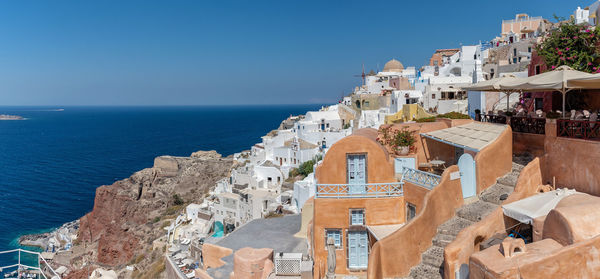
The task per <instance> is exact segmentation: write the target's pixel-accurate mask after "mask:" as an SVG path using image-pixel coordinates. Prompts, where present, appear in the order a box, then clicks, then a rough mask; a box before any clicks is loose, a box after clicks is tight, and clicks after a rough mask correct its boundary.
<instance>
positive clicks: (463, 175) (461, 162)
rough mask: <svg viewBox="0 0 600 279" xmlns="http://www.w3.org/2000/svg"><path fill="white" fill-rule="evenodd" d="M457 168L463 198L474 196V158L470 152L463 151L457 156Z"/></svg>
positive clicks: (475, 189)
mask: <svg viewBox="0 0 600 279" xmlns="http://www.w3.org/2000/svg"><path fill="white" fill-rule="evenodd" d="M458 170H459V171H460V185H461V187H462V192H463V198H468V197H473V196H475V195H476V194H477V183H476V181H477V179H476V172H475V160H473V157H472V156H471V155H470V154H468V153H465V154H463V155H461V156H460V158H458Z"/></svg>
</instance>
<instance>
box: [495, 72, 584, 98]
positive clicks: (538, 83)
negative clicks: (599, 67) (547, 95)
mask: <svg viewBox="0 0 600 279" xmlns="http://www.w3.org/2000/svg"><path fill="white" fill-rule="evenodd" d="M592 76H594V75H593V74H590V73H586V72H581V71H576V70H573V69H572V68H571V67H569V66H560V67H558V68H557V69H556V70H554V71H549V72H545V73H542V74H539V75H535V76H530V77H527V78H523V79H519V80H516V81H514V82H507V83H504V84H502V86H501V87H502V88H503V89H508V90H511V89H512V90H522V91H529V92H544V91H560V92H566V91H569V90H570V89H575V88H581V87H579V86H574V85H573V84H572V83H569V81H571V80H575V79H583V78H590V77H592Z"/></svg>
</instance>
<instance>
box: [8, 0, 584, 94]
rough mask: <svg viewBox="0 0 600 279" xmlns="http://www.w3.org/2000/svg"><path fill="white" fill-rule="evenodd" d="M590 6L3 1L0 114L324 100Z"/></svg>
mask: <svg viewBox="0 0 600 279" xmlns="http://www.w3.org/2000/svg"><path fill="white" fill-rule="evenodd" d="M592 2H593V1H577V0H575V1H574V0H569V1H565V0H545V1H543V0H535V1H523V0H518V1H517V0H504V1H501V2H498V1H470V0H469V1H364V0H363V1H300V0H299V1H292V0H279V1H28V0H14V1H0V22H1V24H0V105H57V106H66V105H220V104H293V103H332V102H336V101H337V100H338V99H339V98H340V96H341V95H342V93H346V94H347V93H348V92H350V91H351V89H352V87H353V86H356V85H358V84H360V79H359V78H357V77H354V75H356V74H360V72H361V64H362V63H365V66H366V68H367V70H369V69H376V68H377V67H379V68H382V67H383V64H384V63H385V62H386V61H387V60H389V59H391V58H396V59H398V60H400V61H402V62H403V64H404V65H405V66H417V67H418V66H421V65H423V64H425V63H427V61H428V58H429V57H430V56H431V54H432V53H433V51H435V49H438V48H453V47H458V46H460V44H474V43H477V42H478V41H479V40H489V39H491V38H493V37H494V36H496V35H498V34H499V33H500V22H501V20H502V19H511V18H514V15H515V14H516V13H528V14H530V15H532V16H538V15H541V16H544V17H545V18H552V15H553V14H557V15H559V16H565V17H568V16H569V15H570V14H572V13H573V11H574V10H575V9H576V8H577V6H582V7H584V6H587V5H589V4H591V3H592Z"/></svg>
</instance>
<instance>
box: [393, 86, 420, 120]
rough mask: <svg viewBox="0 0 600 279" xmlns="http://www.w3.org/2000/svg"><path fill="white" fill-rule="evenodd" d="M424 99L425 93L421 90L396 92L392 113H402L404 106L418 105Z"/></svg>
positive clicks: (394, 93)
mask: <svg viewBox="0 0 600 279" xmlns="http://www.w3.org/2000/svg"><path fill="white" fill-rule="evenodd" d="M422 98H423V92H422V91H419V90H395V91H394V92H393V93H392V105H391V106H390V113H392V114H394V113H397V112H398V111H401V110H402V106H403V105H409V104H418V103H420V102H421V99H422Z"/></svg>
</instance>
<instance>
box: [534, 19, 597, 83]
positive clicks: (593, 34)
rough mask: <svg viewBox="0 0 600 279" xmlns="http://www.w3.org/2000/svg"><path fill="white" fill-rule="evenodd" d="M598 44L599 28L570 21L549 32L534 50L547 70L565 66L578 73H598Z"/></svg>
mask: <svg viewBox="0 0 600 279" xmlns="http://www.w3.org/2000/svg"><path fill="white" fill-rule="evenodd" d="M598 44H600V28H593V27H590V26H589V25H587V24H575V22H574V21H573V20H570V21H569V22H568V23H564V24H561V25H560V27H558V28H556V29H554V30H551V31H550V32H549V35H548V36H547V37H545V38H544V40H543V41H542V42H541V43H540V44H538V45H536V47H535V50H536V52H537V54H538V55H539V56H540V57H542V58H543V59H544V62H546V65H548V70H554V69H556V68H558V67H560V66H562V65H567V66H569V67H571V68H573V69H575V70H578V71H584V72H588V73H595V72H600V66H599V63H598V62H599V59H598V58H599V53H598Z"/></svg>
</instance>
